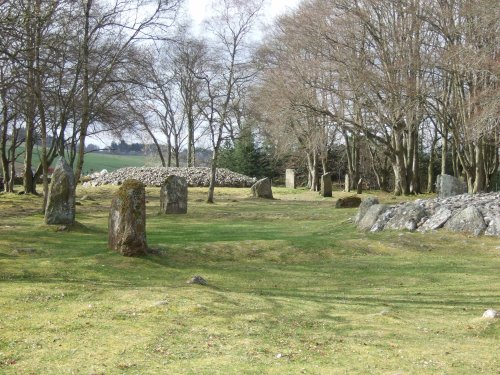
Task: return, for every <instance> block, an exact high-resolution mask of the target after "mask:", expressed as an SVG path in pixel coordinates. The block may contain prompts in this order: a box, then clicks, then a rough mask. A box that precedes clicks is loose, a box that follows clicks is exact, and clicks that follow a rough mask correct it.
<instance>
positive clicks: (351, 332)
mask: <svg viewBox="0 0 500 375" xmlns="http://www.w3.org/2000/svg"><path fill="white" fill-rule="evenodd" d="M114 189H115V188H114V187H101V188H98V189H80V190H79V191H78V197H79V198H81V197H82V196H83V195H88V196H90V198H92V199H94V200H90V199H86V200H83V201H82V204H81V205H80V206H77V221H78V225H76V226H75V227H74V228H72V229H71V230H70V231H68V232H64V231H63V232H58V231H56V228H54V227H49V226H46V225H44V224H43V217H42V215H41V210H40V208H41V207H40V206H41V201H42V199H41V198H39V197H36V196H24V197H23V196H17V195H14V194H3V195H0V213H1V215H0V373H6V374H30V373H35V374H60V373H75V374H82V373H83V374H100V373H104V374H148V373H149V374H158V373H169V374H218V373H219V374H237V373H238V374H241V373H245V374H263V373H266V374H297V373H310V374H346V373H347V374H356V373H358V374H367V373H373V374H396V373H403V374H436V373H439V374H476V373H485V374H493V373H498V368H499V367H500V366H499V361H498V359H497V354H498V353H497V352H498V339H499V328H498V327H499V325H498V320H495V321H491V320H484V319H481V315H482V313H483V311H484V310H485V309H487V308H490V307H492V308H497V309H498V308H500V306H499V305H498V304H499V296H500V288H499V281H500V279H499V276H498V270H499V266H500V260H499V254H500V253H499V246H500V243H499V241H498V238H487V237H480V238H474V237H467V236H463V235H457V234H451V233H446V232H437V233H431V234H425V235H423V234H420V233H399V232H382V233H377V234H366V233H360V232H358V231H356V230H355V228H354V226H353V225H352V223H351V222H350V220H349V219H350V217H352V216H353V215H354V214H355V210H354V209H344V210H343V209H335V208H334V207H335V199H336V198H338V197H340V196H344V195H345V194H346V193H339V192H335V193H334V198H321V197H319V195H318V194H317V193H312V192H309V191H306V190H296V191H292V190H289V189H284V188H277V189H274V196H275V198H277V199H275V200H273V201H267V200H254V199H250V197H249V196H250V193H249V189H216V204H213V205H209V204H206V203H204V200H205V198H206V189H202V188H194V189H190V198H189V206H188V214H187V215H168V216H163V215H159V214H158V211H159V192H158V189H154V188H151V189H149V188H148V189H147V200H148V203H147V210H148V212H147V236H148V244H149V246H150V247H151V248H153V249H154V250H155V255H149V256H146V257H142V258H125V257H122V256H120V255H118V254H116V253H114V252H111V251H109V250H107V248H106V243H107V214H108V208H109V203H110V199H111V194H112V192H113V191H114ZM377 195H378V196H379V197H380V198H381V199H383V200H385V201H387V202H392V201H394V200H393V199H392V197H391V196H390V195H385V194H381V193H377ZM398 200H399V198H398ZM193 275H201V276H203V277H204V278H205V279H206V280H207V281H208V284H209V285H208V286H199V285H192V284H187V283H186V281H187V280H188V279H189V278H190V277H191V276H193Z"/></svg>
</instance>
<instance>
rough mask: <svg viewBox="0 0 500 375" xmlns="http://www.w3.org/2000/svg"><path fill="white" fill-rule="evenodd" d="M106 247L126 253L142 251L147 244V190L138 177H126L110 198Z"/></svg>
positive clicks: (131, 253) (140, 253)
mask: <svg viewBox="0 0 500 375" xmlns="http://www.w3.org/2000/svg"><path fill="white" fill-rule="evenodd" d="M108 232H109V233H108V247H109V248H110V249H111V250H115V251H117V252H119V253H120V254H122V255H125V256H138V255H144V254H146V251H147V244H146V191H145V188H144V185H143V184H142V183H141V182H139V181H137V180H126V181H125V182H124V183H123V185H122V186H121V187H120V189H118V191H117V192H116V193H115V195H114V197H113V200H112V201H111V208H110V210H109V219H108Z"/></svg>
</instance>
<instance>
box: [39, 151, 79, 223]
mask: <svg viewBox="0 0 500 375" xmlns="http://www.w3.org/2000/svg"><path fill="white" fill-rule="evenodd" d="M75 187H76V181H75V175H74V173H73V170H72V169H71V167H70V166H69V165H68V163H66V160H65V159H64V158H63V157H60V158H59V160H58V162H57V165H56V167H55V169H54V172H53V173H52V178H51V181H50V187H49V195H48V199H47V206H46V208H45V223H46V224H50V225H58V224H68V225H72V224H74V222H75Z"/></svg>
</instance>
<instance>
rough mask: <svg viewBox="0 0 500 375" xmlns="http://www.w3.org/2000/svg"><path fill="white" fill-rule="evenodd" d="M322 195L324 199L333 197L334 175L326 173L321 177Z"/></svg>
mask: <svg viewBox="0 0 500 375" xmlns="http://www.w3.org/2000/svg"><path fill="white" fill-rule="evenodd" d="M320 194H321V196H322V197H331V196H332V174H331V173H325V174H324V175H323V176H321V191H320Z"/></svg>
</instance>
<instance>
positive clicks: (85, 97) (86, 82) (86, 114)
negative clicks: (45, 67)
mask: <svg viewBox="0 0 500 375" xmlns="http://www.w3.org/2000/svg"><path fill="white" fill-rule="evenodd" d="M92 1H93V0H87V4H85V9H84V17H85V27H84V35H83V44H82V72H83V81H82V121H81V125H80V142H79V145H78V155H77V159H76V170H75V182H76V183H75V186H76V185H77V184H78V181H79V180H80V176H81V174H82V169H83V161H84V160H83V159H84V157H85V138H86V137H87V131H88V128H89V124H90V77H89V63H90V61H89V58H90V46H89V44H90V10H91V9H92Z"/></svg>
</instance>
